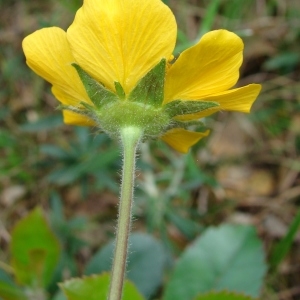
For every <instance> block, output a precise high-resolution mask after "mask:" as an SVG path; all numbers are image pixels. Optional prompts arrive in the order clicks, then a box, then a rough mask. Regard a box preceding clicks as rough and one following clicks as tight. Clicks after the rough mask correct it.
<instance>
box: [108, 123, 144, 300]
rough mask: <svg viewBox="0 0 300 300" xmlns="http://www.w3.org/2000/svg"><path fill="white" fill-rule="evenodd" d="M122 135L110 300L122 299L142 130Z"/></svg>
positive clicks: (128, 129) (129, 129)
mask: <svg viewBox="0 0 300 300" xmlns="http://www.w3.org/2000/svg"><path fill="white" fill-rule="evenodd" d="M120 134H121V142H122V146H123V172H122V186H121V196H120V203H119V217H118V225H117V236H116V245H115V254H114V261H113V267H112V277H111V283H110V289H109V295H108V300H121V299H122V292H123V281H124V276H125V272H126V260H127V252H128V238H129V233H130V227H131V207H132V199H133V187H134V176H135V155H136V149H137V146H138V143H139V140H140V138H141V136H142V130H141V129H140V128H137V127H125V128H122V129H121V132H120Z"/></svg>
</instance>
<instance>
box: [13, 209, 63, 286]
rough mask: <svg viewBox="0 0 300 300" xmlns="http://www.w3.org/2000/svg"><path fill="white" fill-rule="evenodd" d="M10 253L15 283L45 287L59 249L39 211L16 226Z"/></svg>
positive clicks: (52, 270)
mask: <svg viewBox="0 0 300 300" xmlns="http://www.w3.org/2000/svg"><path fill="white" fill-rule="evenodd" d="M10 250H11V265H12V267H13V268H14V270H15V277H16V280H17V282H19V283H20V284H24V285H28V286H31V285H35V286H41V287H46V286H47V285H48V283H49V282H50V280H51V277H52V275H53V272H54V270H55V268H56V265H57V263H58V260H59V255H60V246H59V242H58V240H57V238H56V237H55V235H54V234H53V232H52V231H51V229H50V227H49V225H48V223H47V222H46V219H45V217H44V215H43V213H42V210H41V209H40V208H36V209H34V210H33V211H31V212H30V213H29V215H27V216H26V217H25V218H23V219H22V220H21V221H19V222H18V223H17V224H16V226H15V227H14V229H13V231H12V240H11V249H10Z"/></svg>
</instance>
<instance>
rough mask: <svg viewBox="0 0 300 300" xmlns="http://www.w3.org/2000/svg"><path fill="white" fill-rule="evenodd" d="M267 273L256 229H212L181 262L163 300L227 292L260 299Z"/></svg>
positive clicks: (240, 227)
mask: <svg viewBox="0 0 300 300" xmlns="http://www.w3.org/2000/svg"><path fill="white" fill-rule="evenodd" d="M266 269H267V268H266V265H265V261H264V251H263V247H262V243H261V241H260V240H259V239H258V237H257V235H256V233H255V229H254V228H253V227H252V226H234V225H223V226H220V227H217V228H209V229H207V230H206V231H205V232H204V233H203V234H202V235H201V237H200V238H198V239H197V240H196V241H195V242H194V243H193V244H192V245H191V246H190V247H189V248H188V249H186V251H185V252H184V253H183V255H182V256H181V257H180V258H179V260H178V262H177V265H176V267H175V270H174V272H173V274H172V275H171V279H170V281H169V283H168V285H167V287H166V291H165V295H164V297H163V299H164V300H182V299H185V300H190V299H193V298H194V297H195V296H197V295H198V294H199V293H205V292H208V291H211V290H216V291H221V290H225V289H226V290H230V291H236V292H241V293H245V294H248V295H250V296H254V297H257V296H258V295H259V292H260V289H261V286H262V283H263V277H264V275H265V273H266Z"/></svg>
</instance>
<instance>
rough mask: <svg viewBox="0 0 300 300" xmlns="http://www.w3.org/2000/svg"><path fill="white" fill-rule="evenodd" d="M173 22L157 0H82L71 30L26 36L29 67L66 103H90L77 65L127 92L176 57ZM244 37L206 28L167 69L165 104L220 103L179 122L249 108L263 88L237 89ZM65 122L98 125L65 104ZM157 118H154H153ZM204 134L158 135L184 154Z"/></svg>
mask: <svg viewBox="0 0 300 300" xmlns="http://www.w3.org/2000/svg"><path fill="white" fill-rule="evenodd" d="M176 34H177V28H176V21H175V18H174V16H173V14H172V12H171V11H170V9H169V8H168V7H167V6H166V5H165V4H163V2H162V1H160V0H84V4H83V6H82V7H81V8H80V9H79V10H78V11H77V13H76V16H75V20H74V22H73V24H72V25H71V26H70V27H69V28H68V30H67V32H65V31H64V30H62V29H60V28H58V27H51V28H44V29H41V30H38V31H36V32H34V33H33V34H31V35H29V36H27V37H26V38H25V39H24V41H23V49H24V53H25V56H26V59H27V64H28V66H29V67H30V68H31V69H32V70H34V71H35V72H36V73H37V74H38V75H40V76H41V77H43V78H44V79H45V80H47V81H48V82H50V83H51V84H52V92H53V94H54V95H55V97H56V98H57V99H58V100H59V101H60V102H61V103H62V104H65V105H72V106H74V107H78V108H83V106H82V103H84V102H85V103H87V104H89V105H91V106H93V105H94V104H93V103H92V101H91V100H90V98H89V96H88V94H87V92H86V89H85V87H84V85H83V83H82V81H81V80H80V78H79V76H78V73H77V71H76V70H75V68H74V67H73V66H72V63H74V62H75V63H76V64H78V65H79V66H80V67H81V68H82V69H83V70H85V71H86V72H87V73H88V74H89V75H90V76H91V77H93V78H94V79H95V80H97V81H98V82H100V83H101V84H103V85H104V86H105V87H106V88H107V89H109V90H111V91H112V92H114V93H116V86H115V82H118V83H120V84H121V86H122V87H123V89H124V91H125V101H126V95H128V94H129V93H130V92H131V91H132V90H133V89H134V87H135V86H136V85H137V83H138V82H139V80H140V79H141V78H143V77H144V76H145V75H146V74H147V73H148V72H149V71H150V70H151V69H153V68H154V67H155V66H156V65H157V64H158V63H159V62H160V61H161V60H162V59H163V58H164V59H166V60H169V59H170V58H171V59H172V52H173V50H174V46H175V41H176ZM242 51H243V42H242V40H241V39H240V38H239V37H238V36H237V35H235V34H234V33H231V32H229V31H226V30H216V31H212V32H209V33H207V34H205V35H204V36H203V37H202V38H201V39H200V41H199V42H198V43H197V44H196V45H195V46H193V47H191V48H189V49H187V50H186V51H184V52H183V53H181V55H180V56H179V58H178V59H177V60H176V61H175V63H173V64H171V65H170V64H168V66H167V68H166V75H165V86H164V101H163V105H166V104H167V103H170V102H172V101H174V100H179V99H180V100H189V101H191V100H192V101H197V100H201V101H213V102H217V103H219V106H216V107H213V108H210V109H206V110H203V111H201V112H198V113H193V114H188V115H183V116H179V117H178V116H177V117H176V120H181V121H188V120H197V119H199V118H202V117H204V116H207V115H210V114H212V113H214V112H216V111H219V110H228V111H239V112H249V111H250V108H251V105H252V103H253V102H254V101H255V99H256V97H257V95H258V93H259V91H260V89H261V86H260V85H258V84H250V85H247V86H245V87H242V88H236V89H230V88H232V87H233V86H234V85H235V84H236V82H237V80H238V78H239V68H240V66H241V63H242ZM63 114H64V122H65V123H67V124H73V125H94V124H95V123H94V121H93V120H92V119H90V118H88V117H87V116H84V115H80V114H77V113H76V112H74V111H68V110H64V111H63ZM153 122H155V120H153ZM208 133H209V132H208V131H206V132H193V131H189V130H186V129H184V128H171V129H170V130H168V131H167V132H164V133H163V135H162V136H161V139H162V140H164V141H165V142H167V143H168V144H169V145H171V146H172V147H173V148H175V149H176V150H178V151H180V152H187V151H188V149H189V148H190V147H191V146H192V145H194V144H195V143H197V142H198V141H199V140H200V139H201V138H202V137H204V136H206V135H208Z"/></svg>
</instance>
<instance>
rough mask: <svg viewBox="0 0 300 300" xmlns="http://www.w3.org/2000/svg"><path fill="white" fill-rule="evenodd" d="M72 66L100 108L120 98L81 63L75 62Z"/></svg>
mask: <svg viewBox="0 0 300 300" xmlns="http://www.w3.org/2000/svg"><path fill="white" fill-rule="evenodd" d="M72 66H73V67H74V68H75V69H76V71H77V73H78V75H79V77H80V79H81V82H82V84H83V85H84V87H85V90H86V92H87V94H88V96H89V98H90V99H91V100H92V102H93V103H94V105H95V106H96V107H98V108H100V107H102V106H103V105H105V104H107V103H110V102H112V101H117V100H118V97H117V95H116V94H114V93H113V92H112V91H110V90H108V89H107V88H105V87H104V86H103V85H102V84H100V83H99V82H98V81H96V80H95V79H94V78H92V77H91V76H90V75H89V74H88V73H86V72H85V71H84V70H83V69H82V68H81V67H80V66H79V65H77V64H75V63H73V64H72Z"/></svg>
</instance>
